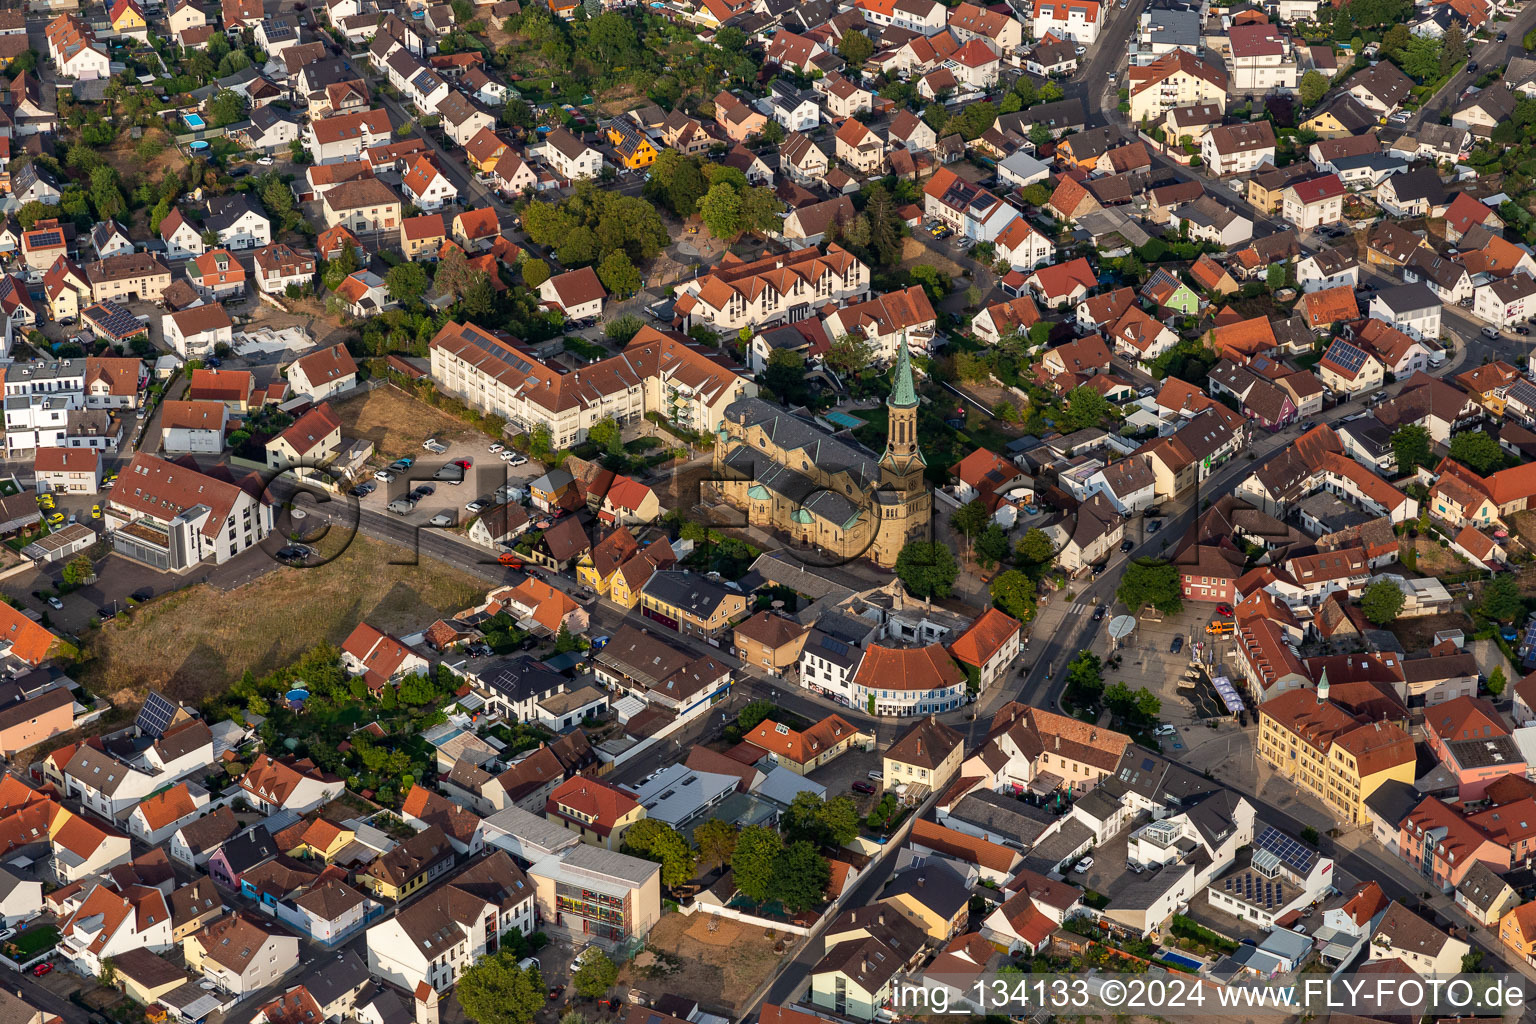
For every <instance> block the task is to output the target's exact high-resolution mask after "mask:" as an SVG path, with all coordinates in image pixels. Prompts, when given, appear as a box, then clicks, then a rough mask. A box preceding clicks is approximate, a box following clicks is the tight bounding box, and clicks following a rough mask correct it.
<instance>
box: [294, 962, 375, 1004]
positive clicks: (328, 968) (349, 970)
mask: <svg viewBox="0 0 1536 1024" xmlns="http://www.w3.org/2000/svg"><path fill="white" fill-rule="evenodd" d="M298 983H299V984H300V985H303V986H304V987H305V988H307V989H309V994H310V995H312V996H314V997H315V1002H317V1003H319V1004H320V1005H321V1006H329V1005H330V1004H331V1003H334V1002H335V1001H336V1000H338V999H340V998H341V997H342V996H343V995H345V994H346V993H348V992H351V991H354V990H358V989H361V988H362V987H363V986H364V985H366V984H367V983H368V965H367V964H365V963H363V961H362V960H360V959H359V958H358V955H357V954H356V953H354V952H352V951H351V950H350V949H349V950H346V951H345V952H343V953H342V954H341V956H340V957H338V958H337V959H335V960H322V961H320V962H319V963H318V964H317V965H316V967H315V969H314V970H313V971H311V972H310V973H308V974H306V975H305V976H304V977H302V978H300V979H299V982H298Z"/></svg>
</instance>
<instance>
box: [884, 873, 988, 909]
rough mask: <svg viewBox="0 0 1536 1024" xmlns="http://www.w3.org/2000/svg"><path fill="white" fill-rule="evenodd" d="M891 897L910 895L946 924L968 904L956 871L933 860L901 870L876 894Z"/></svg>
mask: <svg viewBox="0 0 1536 1024" xmlns="http://www.w3.org/2000/svg"><path fill="white" fill-rule="evenodd" d="M895 896H910V897H911V898H912V899H914V900H916V901H917V902H919V903H921V904H922V905H923V906H925V907H927V908H928V909H930V910H932V911H933V912H934V913H935V914H937V915H938V916H939V918H940V919H941V920H944V921H948V920H951V919H952V918H954V916H955V915H956V914H958V913H960V911H961V910H962V909H964V907H965V905H966V904H967V903H968V902H970V899H971V891H970V889H969V888H967V887H966V884H965V879H964V878H963V877H961V875H960V873H959V872H958V871H956V870H955V869H954V868H951V867H950V866H949V865H947V864H945V863H944V861H942V860H938V859H934V860H930V861H928V863H926V864H924V865H922V866H921V867H915V868H908V869H907V870H905V871H903V872H902V873H901V874H899V875H897V876H896V877H895V878H894V879H892V880H891V884H890V885H888V886H887V887H886V889H885V891H884V892H882V893H881V894H880V898H881V899H882V900H888V899H891V898H892V897H895Z"/></svg>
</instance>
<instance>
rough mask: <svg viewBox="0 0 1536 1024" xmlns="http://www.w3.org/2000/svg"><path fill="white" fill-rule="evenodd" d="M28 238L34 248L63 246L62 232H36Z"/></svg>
mask: <svg viewBox="0 0 1536 1024" xmlns="http://www.w3.org/2000/svg"><path fill="white" fill-rule="evenodd" d="M30 237H31V241H32V244H33V245H34V246H38V245H63V244H64V232H62V231H36V232H33V233H32V235H31V236H30Z"/></svg>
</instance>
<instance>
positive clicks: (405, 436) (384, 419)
mask: <svg viewBox="0 0 1536 1024" xmlns="http://www.w3.org/2000/svg"><path fill="white" fill-rule="evenodd" d="M333 408H334V409H335V410H336V415H337V416H338V417H340V418H341V433H342V436H344V437H366V438H367V439H368V440H370V441H372V442H373V445H374V451H375V453H376V454H378V455H381V456H383V460H382V461H384V462H393V461H394V460H395V459H398V458H400V456H402V455H415V456H417V457H418V458H420V457H421V454H422V450H421V442H423V441H425V440H426V439H427V438H429V437H435V438H438V439H439V440H442V441H444V442H448V441H458V440H467V439H469V438H470V437H472V436H473V435H474V431H473V430H471V429H470V428H469V427H468V426H466V425H465V423H464V422H463V421H462V420H456V419H454V418H453V417H452V416H449V415H448V414H447V413H443V412H439V411H438V410H436V409H434V408H432V407H431V406H429V405H424V404H422V403H421V402H418V401H416V399H414V398H412V397H411V396H409V395H407V394H405V393H404V392H402V391H400V390H399V389H397V388H395V387H393V386H389V385H386V386H385V387H382V388H375V389H374V390H372V391H370V392H368V393H367V394H365V395H360V396H358V397H357V398H351V399H348V400H347V401H345V402H340V403H338V404H336V405H335V406H333Z"/></svg>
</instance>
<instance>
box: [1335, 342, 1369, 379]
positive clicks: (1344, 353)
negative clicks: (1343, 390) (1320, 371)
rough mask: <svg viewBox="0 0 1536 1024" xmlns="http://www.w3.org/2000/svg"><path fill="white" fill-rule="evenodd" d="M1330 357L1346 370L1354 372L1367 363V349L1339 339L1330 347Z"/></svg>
mask: <svg viewBox="0 0 1536 1024" xmlns="http://www.w3.org/2000/svg"><path fill="white" fill-rule="evenodd" d="M1328 358H1329V359H1331V360H1332V361H1333V362H1335V363H1337V364H1338V365H1339V366H1341V367H1343V368H1344V369H1345V370H1346V371H1348V372H1350V373H1354V372H1356V371H1358V370H1359V369H1360V367H1361V366H1363V365H1365V351H1364V350H1363V349H1359V348H1356V347H1355V346H1353V345H1351V344H1349V343H1348V342H1345V341H1340V340H1338V339H1335V340H1334V343H1333V344H1332V345H1330V346H1329V347H1328Z"/></svg>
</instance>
